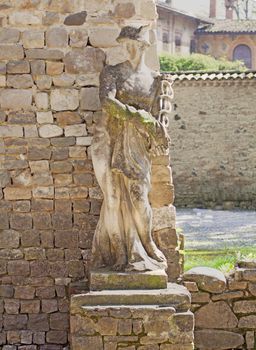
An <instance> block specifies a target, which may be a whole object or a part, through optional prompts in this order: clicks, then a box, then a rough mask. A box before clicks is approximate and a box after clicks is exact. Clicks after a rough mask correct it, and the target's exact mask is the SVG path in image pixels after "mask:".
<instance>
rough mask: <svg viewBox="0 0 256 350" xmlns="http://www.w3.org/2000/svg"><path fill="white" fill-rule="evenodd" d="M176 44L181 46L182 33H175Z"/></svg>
mask: <svg viewBox="0 0 256 350" xmlns="http://www.w3.org/2000/svg"><path fill="white" fill-rule="evenodd" d="M175 46H176V47H177V46H178V47H179V46H181V35H180V34H176V35H175Z"/></svg>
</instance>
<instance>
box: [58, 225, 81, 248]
mask: <svg viewBox="0 0 256 350" xmlns="http://www.w3.org/2000/svg"><path fill="white" fill-rule="evenodd" d="M55 246H56V247H58V248H77V247H78V232H77V231H76V230H73V231H72V230H70V231H68V230H65V227H64V229H63V230H58V231H56V232H55Z"/></svg>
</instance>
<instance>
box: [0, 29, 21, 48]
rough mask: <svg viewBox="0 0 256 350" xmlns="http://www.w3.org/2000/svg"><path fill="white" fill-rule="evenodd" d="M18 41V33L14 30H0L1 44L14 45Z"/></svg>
mask: <svg viewBox="0 0 256 350" xmlns="http://www.w3.org/2000/svg"><path fill="white" fill-rule="evenodd" d="M19 39H20V31H19V30H18V29H14V28H1V29H0V43H1V44H3V43H4V44H16V43H17V42H18V41H19Z"/></svg>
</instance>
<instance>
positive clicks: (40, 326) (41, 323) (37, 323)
mask: <svg viewBox="0 0 256 350" xmlns="http://www.w3.org/2000/svg"><path fill="white" fill-rule="evenodd" d="M28 329H30V330H32V331H48V330H49V322H48V317H47V314H37V315H33V314H32V315H29V320H28Z"/></svg>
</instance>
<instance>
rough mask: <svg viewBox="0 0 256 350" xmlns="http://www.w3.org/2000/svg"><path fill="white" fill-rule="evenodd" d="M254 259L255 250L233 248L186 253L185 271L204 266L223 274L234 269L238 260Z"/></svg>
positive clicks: (255, 255)
mask: <svg viewBox="0 0 256 350" xmlns="http://www.w3.org/2000/svg"><path fill="white" fill-rule="evenodd" d="M252 259H256V249H255V248H234V249H226V250H216V251H200V250H198V251H193V250H191V251H186V252H185V271H188V270H190V269H192V268H193V267H196V266H206V267H212V268H215V269H218V270H221V271H222V272H223V273H227V272H230V271H231V270H233V269H234V267H235V264H236V262H237V261H238V260H252Z"/></svg>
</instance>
